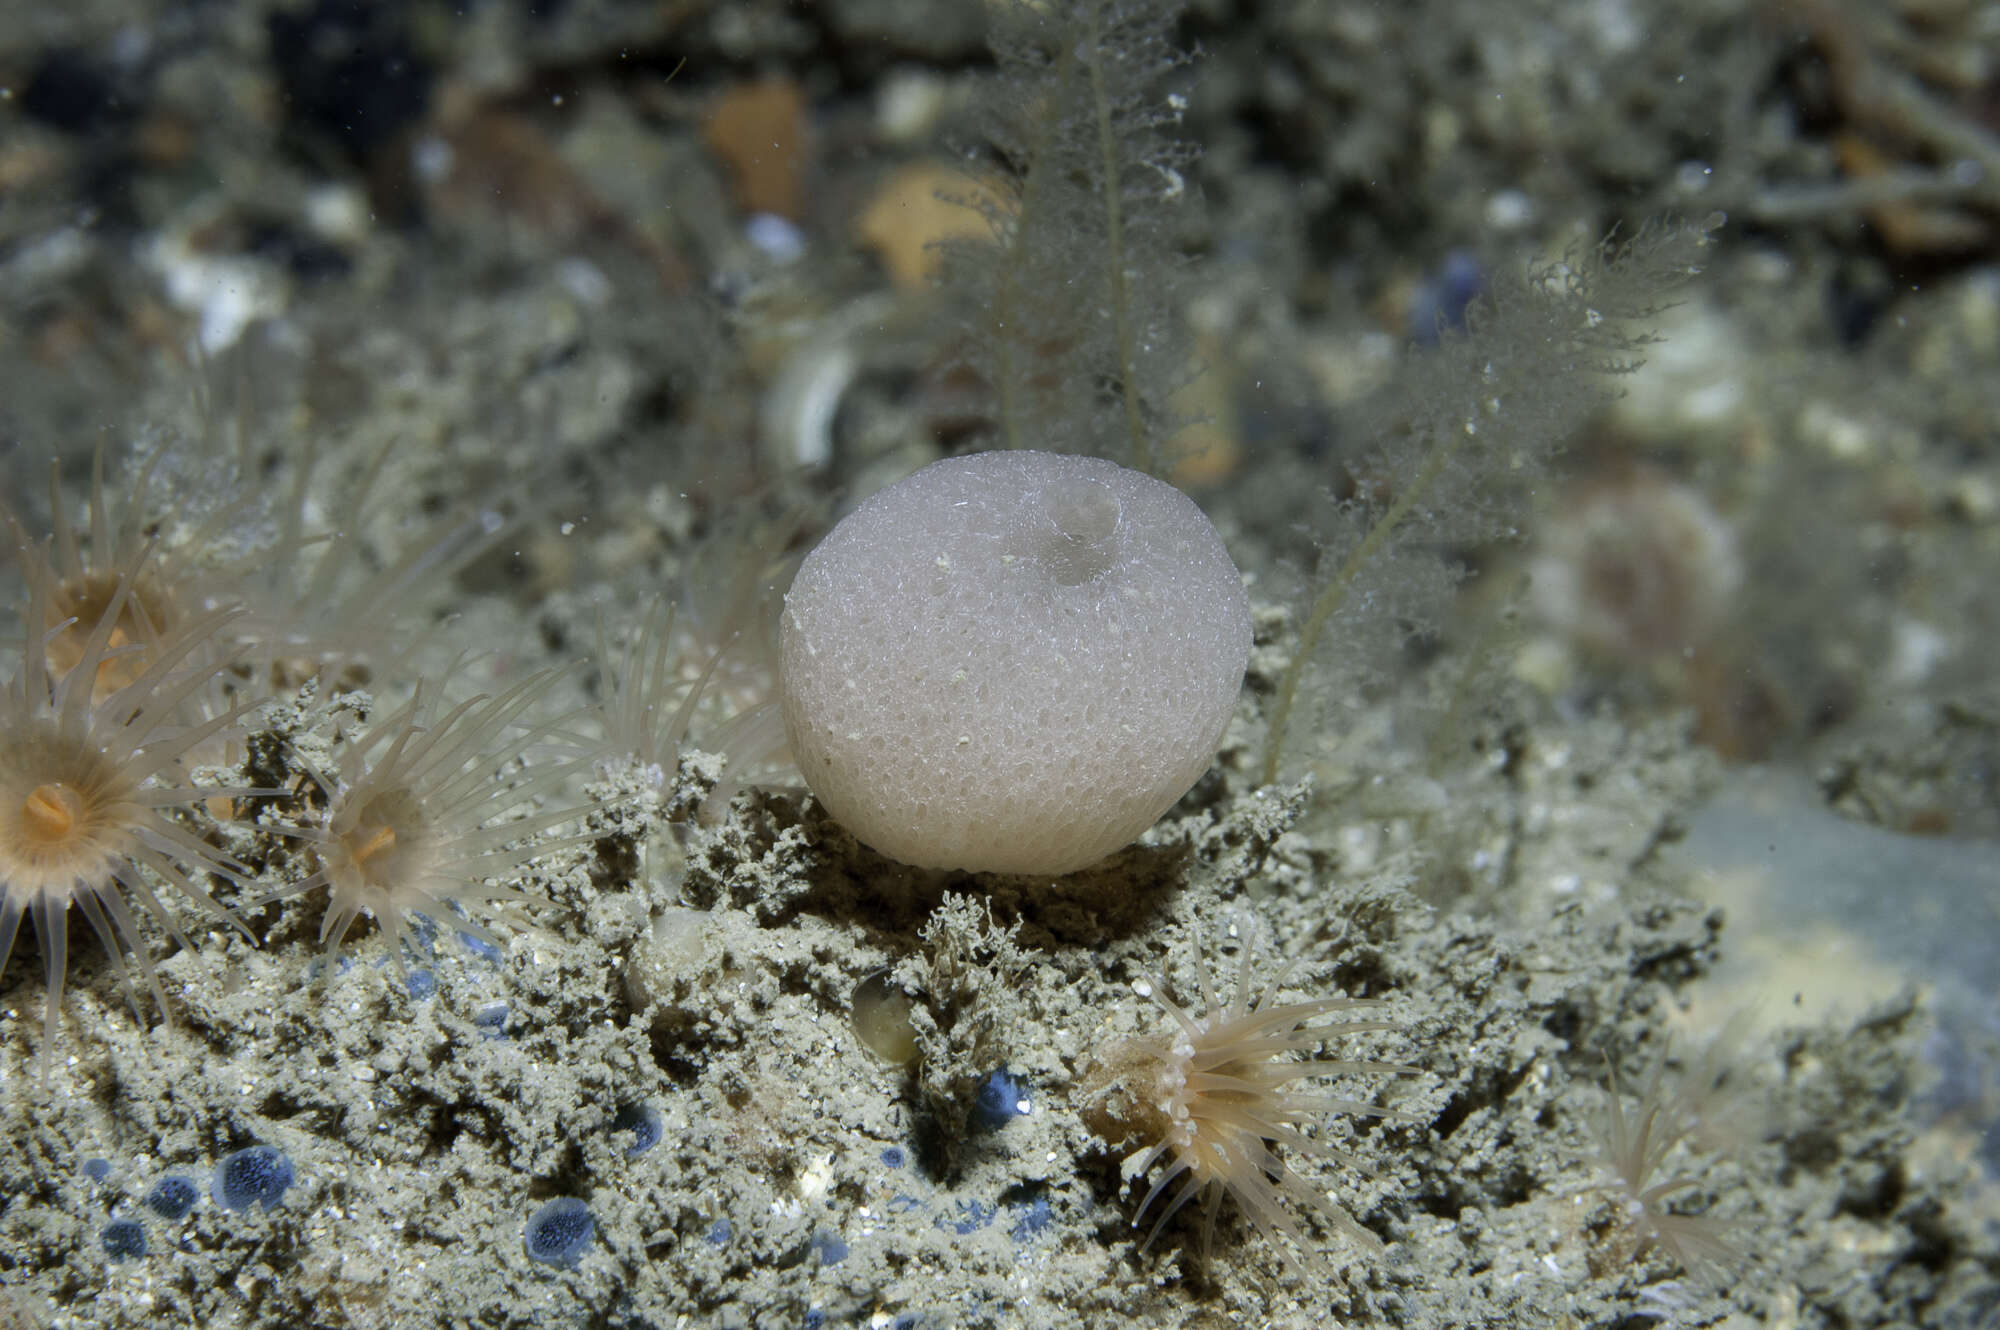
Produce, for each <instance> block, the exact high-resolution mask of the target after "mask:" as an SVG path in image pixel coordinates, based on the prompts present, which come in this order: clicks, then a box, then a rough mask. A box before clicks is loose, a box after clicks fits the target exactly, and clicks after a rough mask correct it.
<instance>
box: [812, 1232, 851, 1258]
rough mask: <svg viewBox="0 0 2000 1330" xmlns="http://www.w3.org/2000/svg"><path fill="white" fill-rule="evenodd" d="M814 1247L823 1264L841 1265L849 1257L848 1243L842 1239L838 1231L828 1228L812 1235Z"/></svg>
mask: <svg viewBox="0 0 2000 1330" xmlns="http://www.w3.org/2000/svg"><path fill="white" fill-rule="evenodd" d="M812 1249H813V1255H815V1256H817V1257H819V1263H820V1264H821V1265H839V1264H840V1263H841V1262H842V1261H844V1260H846V1259H847V1244H846V1243H845V1242H842V1241H841V1240H840V1235H839V1234H838V1233H831V1232H828V1231H827V1230H826V1229H821V1230H820V1231H819V1232H817V1233H815V1234H813V1235H812Z"/></svg>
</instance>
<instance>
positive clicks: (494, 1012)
mask: <svg viewBox="0 0 2000 1330" xmlns="http://www.w3.org/2000/svg"><path fill="white" fill-rule="evenodd" d="M511 1014H512V1013H511V1012H510V1010H509V1009H508V1006H507V1004H506V1003H504V1002H488V1003H486V1004H485V1005H484V1006H480V1007H475V1008H473V1011H472V1023H473V1024H474V1025H476V1026H478V1027H479V1032H480V1033H481V1034H482V1035H484V1036H486V1038H488V1039H505V1038H506V1037H507V1017H508V1016H509V1015H511Z"/></svg>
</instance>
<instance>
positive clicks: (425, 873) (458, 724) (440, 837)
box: [256, 669, 591, 982]
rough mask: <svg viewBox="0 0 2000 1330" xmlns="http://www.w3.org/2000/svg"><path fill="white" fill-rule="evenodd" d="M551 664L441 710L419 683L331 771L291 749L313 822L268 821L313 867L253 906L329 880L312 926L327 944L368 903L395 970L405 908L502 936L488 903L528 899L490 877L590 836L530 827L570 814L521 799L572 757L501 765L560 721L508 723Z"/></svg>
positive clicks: (571, 764) (553, 781)
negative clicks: (311, 796)
mask: <svg viewBox="0 0 2000 1330" xmlns="http://www.w3.org/2000/svg"><path fill="white" fill-rule="evenodd" d="M564 673H566V671H564V670H560V669H554V670H544V671H541V672H540V673H537V674H532V675H530V676H528V677H527V678H525V679H523V680H521V681H520V682H519V683H517V684H515V685H514V686H513V687H512V688H509V689H508V690H507V691H506V692H504V693H500V694H499V695H497V696H491V697H489V696H485V695H481V696H477V697H473V698H469V699H467V700H466V701H463V702H460V703H459V704H458V705H456V706H454V707H452V708H451V709H450V710H448V711H446V712H444V714H442V715H436V714H435V712H436V707H435V706H434V705H433V703H432V700H431V697H430V696H428V695H426V693H425V692H424V690H423V688H422V687H421V686H420V687H419V689H418V693H417V696H416V697H413V698H412V699H411V700H410V701H409V702H408V703H407V704H405V705H404V706H403V707H401V708H400V709H398V710H397V711H396V712H394V713H393V714H391V715H390V716H388V717H386V718H385V719H383V720H381V721H378V722H376V723H375V724H373V725H371V726H370V727H369V728H368V729H367V730H365V731H363V732H362V733H361V734H360V735H358V736H356V737H354V738H352V739H350V740H349V741H348V743H347V746H346V748H345V750H344V751H343V752H342V754H341V756H340V759H339V763H338V766H337V768H336V770H335V771H334V772H332V773H331V774H326V773H321V772H319V771H316V770H313V769H312V768H311V767H310V766H305V764H304V759H303V758H299V759H298V760H299V761H300V763H301V765H302V766H303V767H304V769H305V772H306V775H307V777H308V778H309V779H310V780H311V782H312V783H313V785H315V786H316V787H317V788H318V792H319V795H320V797H321V800H322V802H323V804H324V810H323V812H322V814H321V816H320V817H319V818H318V819H317V820H316V821H312V822H308V823H305V824H303V825H297V826H289V827H288V826H279V825H273V826H271V827H270V828H269V829H270V830H272V831H275V832H277V833H279V834H280V835H286V836H292V837H295V838H298V839H301V840H304V841H305V842H306V845H307V849H308V851H309V854H310V857H311V858H312V860H313V861H314V865H315V867H314V871H313V872H312V873H310V874H309V875H307V876H306V877H304V878H301V879H300V880H298V881H296V882H293V883H291V884H289V885H288V886H285V887H282V888H280V889H278V890H277V891H274V892H271V893H269V894H267V895H265V896H263V897H261V898H259V899H258V901H257V902H256V905H257V906H259V907H261V906H264V905H267V904H270V903H271V902H273V901H277V900H283V899H286V898H288V897H292V896H299V895H303V894H304V893H306V892H308V891H312V890H315V889H317V888H319V887H326V888H328V889H329V891H330V893H331V894H330V897H329V900H328V902H327V911H326V917H325V919H324V921H323V922H322V923H321V925H320V931H319V936H320V941H321V943H322V944H324V946H325V948H326V950H327V951H328V953H329V954H331V953H333V952H335V951H337V950H338V948H339V947H340V944H341V942H342V941H343V940H344V939H345V938H346V936H347V932H348V930H349V929H350V928H352V927H353V925H354V921H355V919H356V918H358V917H359V916H360V915H363V914H367V915H370V916H372V917H373V918H374V919H375V922H376V923H377V924H379V925H380V926H381V928H382V931H383V933H384V934H385V935H387V936H388V938H389V939H390V952H389V954H390V956H391V957H392V958H393V959H394V961H395V963H396V967H397V970H398V972H399V973H400V974H401V975H402V976H403V978H404V980H405V982H407V981H408V977H409V972H408V968H407V966H406V965H405V963H404V960H403V950H402V946H401V942H402V941H403V939H404V937H405V935H406V934H407V933H408V931H409V927H410V922H409V921H410V917H411V916H413V915H421V916H423V917H425V918H428V919H430V920H431V921H432V922H434V923H438V924H443V925H448V926H450V927H452V928H455V929H458V930H461V931H463V932H465V933H468V934H470V935H471V936H473V937H475V938H477V939H479V940H480V941H481V942H484V943H487V944H489V945H491V946H496V947H497V946H503V945H504V942H503V940H502V938H501V937H500V936H499V934H498V933H496V932H495V931H494V929H495V928H496V927H499V926H503V925H504V920H503V918H502V916H501V915H499V914H498V913H496V911H495V909H494V907H495V906H497V905H498V904H500V903H502V902H508V901H533V900H535V899H536V898H535V897H533V896H530V895H528V894H526V893H524V892H520V891H516V890H514V889H512V888H510V887H503V886H500V885H498V883H497V881H496V879H500V878H505V877H509V876H512V875H515V874H517V873H519V872H520V871H521V870H522V869H524V868H525V867H527V865H528V864H529V863H531V862H532V861H533V860H534V859H535V858H536V857H538V856H539V855H541V854H542V853H543V852H545V851H546V850H548V849H551V848H553V847H554V846H556V845H560V844H569V843H574V842H576V841H580V840H585V839H590V838H591V836H590V835H589V833H585V834H584V835H581V836H572V837H567V838H562V839H558V840H556V841H540V842H536V841H535V839H534V838H535V837H536V836H537V834H538V833H540V832H543V831H546V830H547V829H548V828H550V827H552V826H555V825H557V824H558V823H562V822H568V821H572V820H575V819H576V818H577V817H578V816H579V815H580V813H581V812H582V810H581V809H576V808H567V807H565V808H558V809H553V810H544V811H540V812H531V811H529V810H530V809H531V808H532V806H533V805H535V804H537V803H538V802H539V801H540V800H541V799H542V797H543V796H544V795H546V794H548V793H549V792H550V791H551V790H552V789H554V787H555V786H557V785H558V784H560V783H561V782H563V781H564V780H567V779H568V778H569V777H570V775H571V774H572V772H573V771H574V769H575V766H576V761H575V760H574V759H561V760H558V761H555V762H549V763H545V764H543V765H542V766H540V767H539V768H537V769H536V770H534V771H532V772H530V773H528V774H526V775H524V776H522V777H521V778H520V779H518V780H515V781H513V782H512V783H511V784H510V783H507V782H506V781H505V780H504V779H502V778H501V777H500V773H501V772H502V771H504V770H505V769H506V768H508V767H510V766H512V765H514V764H515V763H516V762H518V761H519V760H520V758H521V756H522V755H523V754H524V753H526V752H527V751H528V750H529V749H531V748H533V747H534V746H535V745H536V744H537V743H538V742H540V741H541V740H543V739H544V738H546V737H547V736H548V735H549V734H550V733H552V732H554V731H555V730H556V729H557V728H558V726H559V724H560V722H549V723H544V724H542V725H539V726H535V727H532V728H528V729H522V728H521V727H520V726H519V725H518V722H519V721H520V720H521V717H522V716H523V714H524V713H526V712H528V711H529V710H530V709H531V708H533V707H534V706H536V705H537V704H538V703H540V702H541V700H542V699H543V697H544V696H545V695H546V694H547V692H548V690H549V687H550V685H552V684H553V683H555V682H556V680H557V679H559V678H560V677H562V675H563V674H564ZM473 912H477V913H478V914H479V915H482V916H483V919H482V918H476V917H474V915H473Z"/></svg>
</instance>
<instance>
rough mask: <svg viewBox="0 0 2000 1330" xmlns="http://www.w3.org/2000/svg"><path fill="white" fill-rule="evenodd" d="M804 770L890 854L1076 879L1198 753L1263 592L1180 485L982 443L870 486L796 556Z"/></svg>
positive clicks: (788, 714)
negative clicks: (1246, 579)
mask: <svg viewBox="0 0 2000 1330" xmlns="http://www.w3.org/2000/svg"><path fill="white" fill-rule="evenodd" d="M780 652H781V654H780V662H781V682H782V692H783V706H784V715H785V728H786V731H787V733H788V735H789V737H790V740H791V744H792V752H793V754H794V756H795V757H796V758H797V759H798V763H799V766H800V768H801V769H802V770H803V771H804V773H805V778H806V783H807V784H808V785H809V786H810V787H811V789H812V791H813V793H814V794H815V795H817V796H818V797H819V799H820V801H821V802H822V803H823V804H825V805H826V807H827V809H828V811H829V812H831V813H832V814H833V816H834V817H835V818H837V819H838V820H839V821H840V822H841V823H842V824H843V825H844V826H846V827H847V828H848V829H849V830H850V831H852V832H853V833H854V834H855V835H856V836H857V837H859V838H860V839H861V840H862V841H864V842H865V843H867V844H868V845H870V846H873V847H874V848H875V849H877V850H879V851H881V852H882V853H883V854H886V855H888V856H890V857H891V858H895V859H899V860H902V861H903V862H905V863H909V864H915V865H918V866H920V867H929V868H961V869H970V870H975V871H982V872H1006V873H1048V874H1059V873H1067V872H1070V871H1072V870H1074V869H1077V868H1082V867H1084V866H1086V865H1088V864H1091V863H1093V862H1095V861H1096V860H1098V859H1101V858H1103V857H1104V856H1105V855H1107V854H1110V853H1111V852H1112V851H1114V850H1117V849H1119V848H1120V847H1122V846H1124V845H1127V844H1129V843H1130V842H1131V841H1132V840H1133V839H1134V838H1136V837H1137V836H1138V835H1139V834H1140V833H1141V832H1143V831H1144V830H1145V829H1146V828H1147V827H1149V826H1151V825H1152V824H1153V822H1154V821H1155V820H1157V819H1158V818H1159V816H1160V814H1162V813H1164V812H1165V811H1166V810H1167V809H1168V808H1169V807H1171V806H1172V804H1173V803H1174V801H1175V800H1177V799H1178V798H1180V796H1181V795H1183V794H1185V793H1186V792H1187V790H1188V787H1189V786H1191V785H1193V784H1194V782H1195V780H1196V779H1197V778H1199V777H1200V775H1201V773H1202V772H1203V771H1205V770H1206V769H1207V768H1208V764H1209V762H1210V761H1211V760H1212V759H1213V757H1214V755H1215V750H1216V746H1217V745H1218V744H1219V743H1220V742H1221V740H1222V732H1223V729H1224V727H1225V726H1226V725H1227V724H1228V722H1229V716H1230V713H1231V712H1232V711H1233V710H1234V708H1235V705H1236V699H1237V694H1238V692H1239V691H1240V690H1241V687H1242V682H1243V671H1244V668H1245V666H1246V665H1247V664H1248V662H1249V655H1250V605H1249V599H1248V597H1247V596H1246V595H1245V594H1244V591H1243V584H1242V580H1241V579H1240V577H1239V576H1238V574H1237V571H1236V566H1235V564H1234V563H1233V562H1232V561H1231V560H1230V557H1229V553H1228V551H1227V550H1226V549H1224V548H1223V544H1222V539H1221V537H1220V536H1218V535H1217V534H1216V531H1215V528H1214V527H1213V526H1212V525H1210V523H1209V521H1208V519H1207V518H1206V517H1205V516H1203V515H1202V512H1201V510H1200V509H1199V508H1197V507H1196V506H1195V505H1194V502H1193V501H1192V500H1190V499H1189V498H1188V497H1187V496H1186V495H1184V494H1182V493H1181V492H1180V491H1179V490H1176V489H1174V488H1173V487H1172V486H1170V485H1167V484H1164V483H1162V482H1160V481H1158V480H1155V479H1153V478H1152V477H1150V476H1146V475H1143V474H1141V473H1139V472H1136V471H1129V470H1126V469H1125V468H1123V467H1119V466H1116V465H1114V464H1112V463H1110V462H1105V461H1101V460H1098V459H1095V458H1086V457H1069V456H1063V455H1058V454H1054V453H1039V452H994V453H980V454H975V455H973V456H970V457H961V458H953V459H950V460H947V461H943V462H938V463H935V464H933V465H931V466H928V467H925V468H924V469H923V470H921V471H919V472H917V473H916V474H914V475H912V476H910V477H909V478H907V479H905V480H903V481H900V482H898V483H897V484H895V485H892V486H890V487H889V488H887V489H885V490H882V491H881V492H880V493H878V494H875V495H874V496H872V497H871V498H869V499H868V500H866V501H865V502H863V503H862V504H861V505H860V506H859V507H858V508H856V509H855V510H854V512H852V513H851V514H849V515H848V516H847V517H846V518H845V519H844V520H842V521H841V522H840V523H839V524H838V525H837V526H836V527H835V528H834V529H833V531H832V532H831V533H830V534H829V535H828V536H827V538H826V539H825V540H824V541H822V542H821V543H820V545H819V546H818V548H816V549H814V550H813V552H812V553H811V554H809V555H808V556H807V557H806V560H805V562H804V563H803V564H802V565H801V566H800V568H799V572H798V576H797V578H796V579H795V580H794V581H793V583H792V587H791V590H790V591H789V592H788V593H787V595H786V597H785V612H784V616H783V620H782V623H781V631H780Z"/></svg>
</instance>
